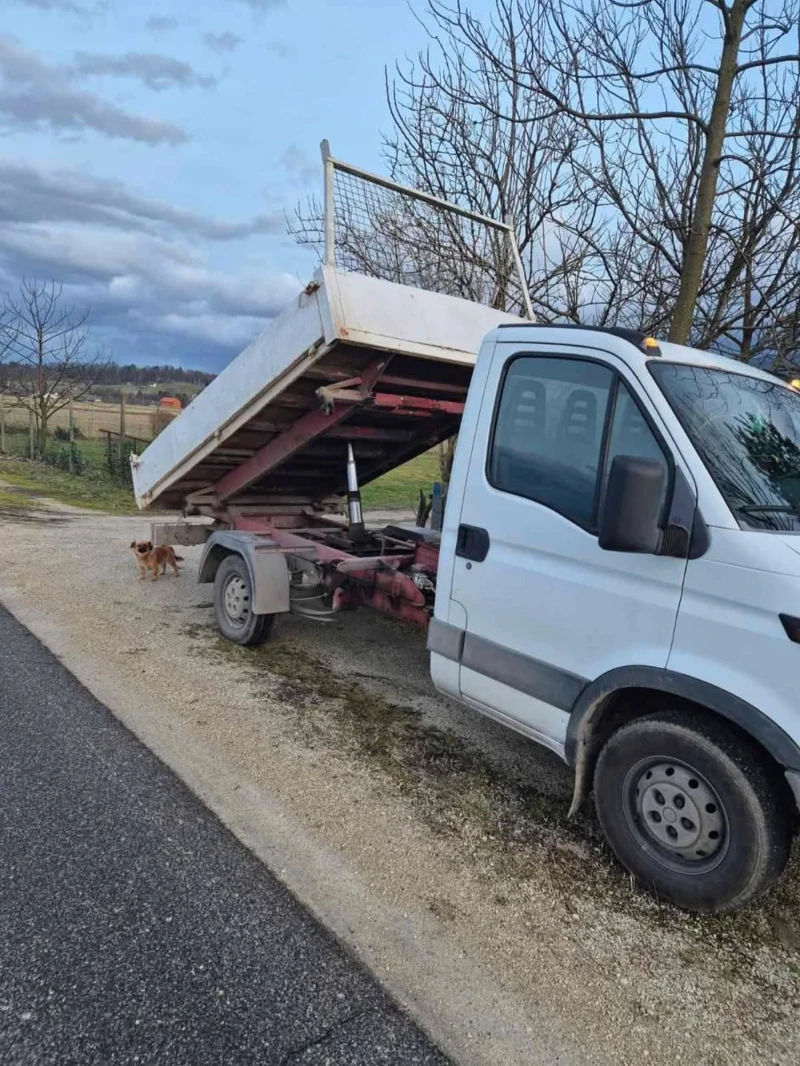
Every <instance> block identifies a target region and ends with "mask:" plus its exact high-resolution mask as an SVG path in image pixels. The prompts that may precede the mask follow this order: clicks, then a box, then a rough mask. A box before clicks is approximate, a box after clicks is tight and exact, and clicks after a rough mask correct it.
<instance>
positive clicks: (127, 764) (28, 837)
mask: <svg viewBox="0 0 800 1066" xmlns="http://www.w3.org/2000/svg"><path fill="white" fill-rule="evenodd" d="M0 1062H2V1063H3V1066H45V1064H48V1066H49V1064H51V1063H52V1064H54V1066H55V1064H58V1066H78V1064H81V1066H83V1064H92V1066H114V1064H118V1063H124V1064H126V1066H130V1064H133V1063H141V1064H150V1063H152V1064H158V1066H183V1064H186V1066H205V1064H212V1063H213V1064H215V1066H239V1064H243V1063H259V1064H260V1066H273V1064H274V1066H288V1064H292V1066H324V1064H330V1066H350V1064H354V1066H355V1064H358V1066H362V1064H363V1066H367V1064H369V1066H373V1064H374V1066H381V1064H384V1063H386V1064H389V1063H391V1064H392V1066H401V1064H402V1066H405V1064H409V1066H410V1064H420V1066H423V1064H424V1066H434V1064H435V1066H446V1060H445V1058H444V1056H443V1055H441V1054H440V1053H439V1052H438V1051H437V1050H436V1049H435V1048H433V1047H432V1046H431V1044H430V1042H429V1041H428V1040H427V1038H426V1037H425V1036H424V1034H422V1033H421V1032H420V1031H419V1030H418V1029H417V1028H415V1026H414V1025H413V1024H412V1023H411V1022H410V1021H409V1020H408V1019H407V1018H406V1017H405V1016H404V1015H403V1014H402V1013H401V1012H400V1011H399V1010H398V1009H397V1008H396V1007H395V1006H394V1005H393V1004H392V1003H391V1002H389V1001H388V1000H387V998H386V996H385V995H384V993H383V992H382V991H381V989H380V988H379V987H378V985H377V984H376V983H375V981H374V980H373V979H372V978H371V977H370V976H369V975H368V974H367V973H365V972H364V971H363V970H362V969H361V968H360V967H359V965H358V964H357V963H356V962H355V961H354V960H353V959H351V958H350V957H349V956H348V955H346V954H345V953H344V952H343V951H342V949H341V948H340V947H339V946H338V944H337V943H336V942H335V941H334V940H333V939H332V937H330V936H329V934H328V933H327V932H326V931H325V929H324V928H322V927H321V926H320V925H319V924H318V923H317V922H316V921H315V920H314V919H313V918H312V917H311V916H310V915H309V914H308V913H307V912H306V911H305V910H304V909H303V908H302V907H301V906H300V905H299V904H298V903H297V902H296V901H295V900H294V898H293V897H292V896H290V895H289V893H288V892H287V891H286V890H285V889H284V888H283V887H282V886H281V885H280V884H279V883H278V882H277V881H276V880H275V879H274V878H273V877H272V876H271V875H270V874H269V872H268V871H267V870H266V869H265V868H264V867H263V866H262V865H261V863H259V862H258V860H256V859H255V858H254V857H253V856H252V855H251V854H250V853H249V852H248V851H247V850H246V849H245V848H244V847H242V846H241V845H240V844H239V842H238V841H237V840H236V839H235V838H234V837H233V836H232V835H231V834H230V833H229V832H228V831H227V830H226V829H225V828H224V826H222V825H221V824H220V823H219V822H218V821H217V820H216V818H214V816H213V815H212V814H210V813H209V811H207V810H206V808H205V807H203V805H202V804H201V803H200V802H199V801H198V800H197V799H196V798H195V797H194V796H193V795H192V793H190V792H189V790H188V789H187V788H186V787H185V786H184V785H182V783H181V782H180V781H179V780H178V779H177V778H176V777H175V776H174V775H173V774H172V773H171V772H170V771H169V770H168V769H167V768H166V767H165V766H163V764H162V763H160V762H159V761H158V759H156V757H155V756H154V755H153V754H152V753H151V752H150V751H149V750H148V749H146V748H145V747H144V746H143V745H142V744H140V743H139V742H138V741H137V740H136V739H135V737H133V735H132V734H131V733H129V732H128V731H127V730H126V729H125V728H124V727H123V726H122V725H121V724H120V723H119V722H117V721H116V719H114V718H113V716H112V715H111V714H110V712H109V711H108V710H107V708H105V707H104V706H102V705H101V704H99V703H98V702H97V701H96V700H95V699H94V698H93V697H92V696H91V695H90V694H89V692H87V690H86V689H85V688H83V686H82V685H81V684H80V683H79V682H78V681H77V680H76V679H75V678H74V677H73V676H72V675H71V674H70V673H68V672H67V671H66V670H65V669H64V668H63V667H62V666H61V665H60V664H59V662H58V661H57V660H56V659H55V658H54V657H53V656H52V655H51V654H50V653H49V652H48V651H47V650H46V649H45V648H44V647H43V646H42V645H41V644H40V643H39V642H38V641H37V640H36V638H35V637H33V636H32V635H31V634H30V633H29V632H28V631H27V630H26V629H24V628H23V627H22V626H20V625H19V623H17V622H16V621H15V620H14V619H13V618H12V617H11V616H10V615H9V614H8V613H7V612H6V611H5V610H3V609H2V608H0Z"/></svg>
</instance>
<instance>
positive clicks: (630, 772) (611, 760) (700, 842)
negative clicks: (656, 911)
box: [594, 710, 791, 913]
mask: <svg viewBox="0 0 800 1066" xmlns="http://www.w3.org/2000/svg"><path fill="white" fill-rule="evenodd" d="M777 775H778V770H777V768H776V767H774V766H772V765H771V763H770V761H769V760H768V759H767V757H766V756H765V755H763V753H762V752H760V751H759V750H758V749H757V748H756V747H755V746H753V745H750V744H749V743H748V742H747V741H746V740H745V739H743V738H741V737H740V736H739V735H738V734H737V733H735V732H734V731H733V730H732V729H730V728H729V727H728V726H727V725H726V724H725V723H724V722H722V721H717V720H715V719H713V718H711V717H710V716H709V717H706V715H705V714H704V713H703V712H702V711H698V712H697V713H692V712H690V711H685V710H680V711H674V712H669V713H659V714H654V715H651V716H648V717H646V718H640V719H637V720H636V721H633V722H630V723H629V724H628V725H625V726H622V728H620V729H619V730H617V732H616V733H614V734H613V735H612V736H611V738H610V739H609V740H608V742H607V743H606V745H605V747H604V748H603V750H602V751H601V753H600V757H599V759H598V761H597V767H596V769H595V776H594V797H595V807H596V809H597V815H598V818H599V820H600V824H601V826H602V828H603V832H604V833H605V836H606V839H607V840H608V843H609V844H610V846H611V848H612V849H613V851H614V853H615V854H616V856H617V858H618V859H619V860H620V862H621V863H622V864H623V865H624V866H625V867H627V869H628V870H630V872H631V873H632V874H633V875H634V876H635V877H636V878H637V879H638V880H639V881H640V882H641V883H642V884H643V885H645V887H647V888H649V889H650V891H652V892H653V893H655V894H656V895H657V896H658V897H659V898H660V899H667V900H670V901H671V902H673V903H675V904H677V905H678V906H679V907H685V908H686V909H687V910H692V911H700V912H705V913H716V912H720V911H729V910H735V909H736V908H737V907H741V906H743V905H744V904H745V903H748V902H749V901H751V900H753V899H755V898H756V897H757V896H759V895H761V893H763V892H765V891H766V890H767V889H768V888H769V887H770V885H771V884H772V883H773V882H774V881H776V880H777V879H778V877H779V876H780V875H781V873H782V872H783V869H784V867H785V865H786V862H787V860H788V857H789V848H790V845H791V821H790V816H789V811H788V808H787V806H786V803H785V802H783V800H784V797H783V796H782V795H781V791H780V786H781V782H780V779H779V778H778V777H777Z"/></svg>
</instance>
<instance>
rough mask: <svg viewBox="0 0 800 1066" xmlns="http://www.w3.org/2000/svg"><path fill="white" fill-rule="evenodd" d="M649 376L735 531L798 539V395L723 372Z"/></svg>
mask: <svg viewBox="0 0 800 1066" xmlns="http://www.w3.org/2000/svg"><path fill="white" fill-rule="evenodd" d="M650 369H651V370H652V372H653V375H654V377H655V378H656V380H657V381H658V383H659V385H660V386H661V388H662V390H663V391H664V393H665V395H666V397H667V400H668V401H669V403H670V405H671V407H672V409H673V410H674V411H675V414H676V415H677V416H678V418H679V419H680V421H681V423H682V424H683V427H684V429H685V430H686V432H687V433H688V434H689V436H690V437H691V438H692V442H693V443H694V446H695V448H696V449H697V451H698V452H699V454H700V458H701V459H702V460H703V462H704V463H705V465H706V466H707V467H708V470H709V472H710V474H711V476H712V477H713V478H714V481H715V482H716V484H717V486H718V488H719V490H720V492H721V493H722V494H723V496H724V497H725V500H726V502H727V503H728V506H729V507H730V508H731V510H732V511H733V513H734V514H735V515H736V518H737V519H738V521H739V524H740V525H741V526H743V527H744V528H748V529H771V530H783V531H789V532H800V393H797V392H795V391H794V389H790V388H787V387H786V386H785V385H782V384H779V383H777V382H773V381H763V380H761V379H759V378H751V377H747V376H745V375H744V374H737V373H735V372H733V371H729V370H721V369H720V370H717V369H709V368H706V367H697V366H683V365H680V364H678V363H656V362H655V361H653V362H651V363H650Z"/></svg>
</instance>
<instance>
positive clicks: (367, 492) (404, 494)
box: [361, 451, 440, 511]
mask: <svg viewBox="0 0 800 1066" xmlns="http://www.w3.org/2000/svg"><path fill="white" fill-rule="evenodd" d="M439 480H440V474H439V457H438V455H437V453H436V451H431V452H425V454H424V455H418V456H417V458H416V459H412V460H411V462H409V463H405V464H404V465H403V466H399V467H398V468H397V469H396V470H390V471H389V473H388V474H384V475H383V477H379V478H378V479H377V481H372V482H371V483H370V484H369V485H365V486H364V487H363V489H362V490H361V499H362V502H363V504H364V507H365V508H366V509H368V510H379V509H381V508H383V507H386V508H389V509H392V508H398V509H400V508H403V509H404V510H410V511H416V509H417V503H418V502H419V492H420V489H422V490H423V492H425V493H430V491H431V486H432V485H433V483H434V481H439Z"/></svg>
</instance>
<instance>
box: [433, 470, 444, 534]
mask: <svg viewBox="0 0 800 1066" xmlns="http://www.w3.org/2000/svg"><path fill="white" fill-rule="evenodd" d="M443 519H444V491H443V487H442V483H441V481H434V483H433V492H432V494H431V529H436V530H439V531H441V528H442V523H443Z"/></svg>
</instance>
